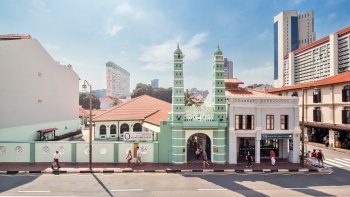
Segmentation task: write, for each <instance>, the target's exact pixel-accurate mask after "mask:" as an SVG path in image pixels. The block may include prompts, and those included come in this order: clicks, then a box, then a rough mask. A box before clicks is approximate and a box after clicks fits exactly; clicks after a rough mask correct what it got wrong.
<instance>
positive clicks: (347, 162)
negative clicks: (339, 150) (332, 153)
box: [335, 158, 350, 164]
mask: <svg viewBox="0 0 350 197" xmlns="http://www.w3.org/2000/svg"><path fill="white" fill-rule="evenodd" d="M335 160H338V161H341V162H343V163H346V164H350V161H346V160H344V159H338V158H335Z"/></svg>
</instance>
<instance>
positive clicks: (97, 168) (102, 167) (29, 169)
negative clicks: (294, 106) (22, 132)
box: [0, 159, 331, 174]
mask: <svg viewBox="0 0 350 197" xmlns="http://www.w3.org/2000/svg"><path fill="white" fill-rule="evenodd" d="M329 170H331V169H323V168H317V167H312V166H304V167H303V168H302V167H301V166H300V164H293V163H289V162H288V161H287V160H285V159H277V163H276V165H275V166H272V165H271V164H270V162H269V160H262V163H260V164H256V163H253V166H252V167H246V166H245V163H239V164H211V166H209V167H203V166H202V163H187V164H162V163H160V164H159V163H143V165H141V166H139V165H137V166H133V167H128V166H127V164H126V163H119V164H111V163H93V164H92V171H93V172H100V173H103V172H105V173H106V172H107V173H114V172H116V173H117V172H173V173H174V172H175V173H176V172H300V171H302V172H319V171H329ZM52 172H53V170H52V169H51V163H34V164H29V163H0V173H1V174H13V173H52ZM60 172H62V173H87V172H91V171H90V170H89V163H76V164H71V163H61V168H60Z"/></svg>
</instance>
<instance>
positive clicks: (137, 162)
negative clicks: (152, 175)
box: [135, 147, 142, 166]
mask: <svg viewBox="0 0 350 197" xmlns="http://www.w3.org/2000/svg"><path fill="white" fill-rule="evenodd" d="M137 164H139V165H140V166H141V165H142V161H141V150H140V148H139V147H137V152H136V163H135V165H137Z"/></svg>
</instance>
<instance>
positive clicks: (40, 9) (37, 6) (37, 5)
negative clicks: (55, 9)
mask: <svg viewBox="0 0 350 197" xmlns="http://www.w3.org/2000/svg"><path fill="white" fill-rule="evenodd" d="M32 4H33V8H34V10H31V11H32V12H33V13H35V14H42V13H47V12H50V9H49V7H48V6H47V5H46V3H45V1H44V0H34V1H32Z"/></svg>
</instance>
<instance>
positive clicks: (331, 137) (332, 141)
mask: <svg viewBox="0 0 350 197" xmlns="http://www.w3.org/2000/svg"><path fill="white" fill-rule="evenodd" d="M328 136H329V147H332V148H333V147H335V141H336V140H335V139H334V131H333V130H332V129H330V130H329V134H328Z"/></svg>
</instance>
